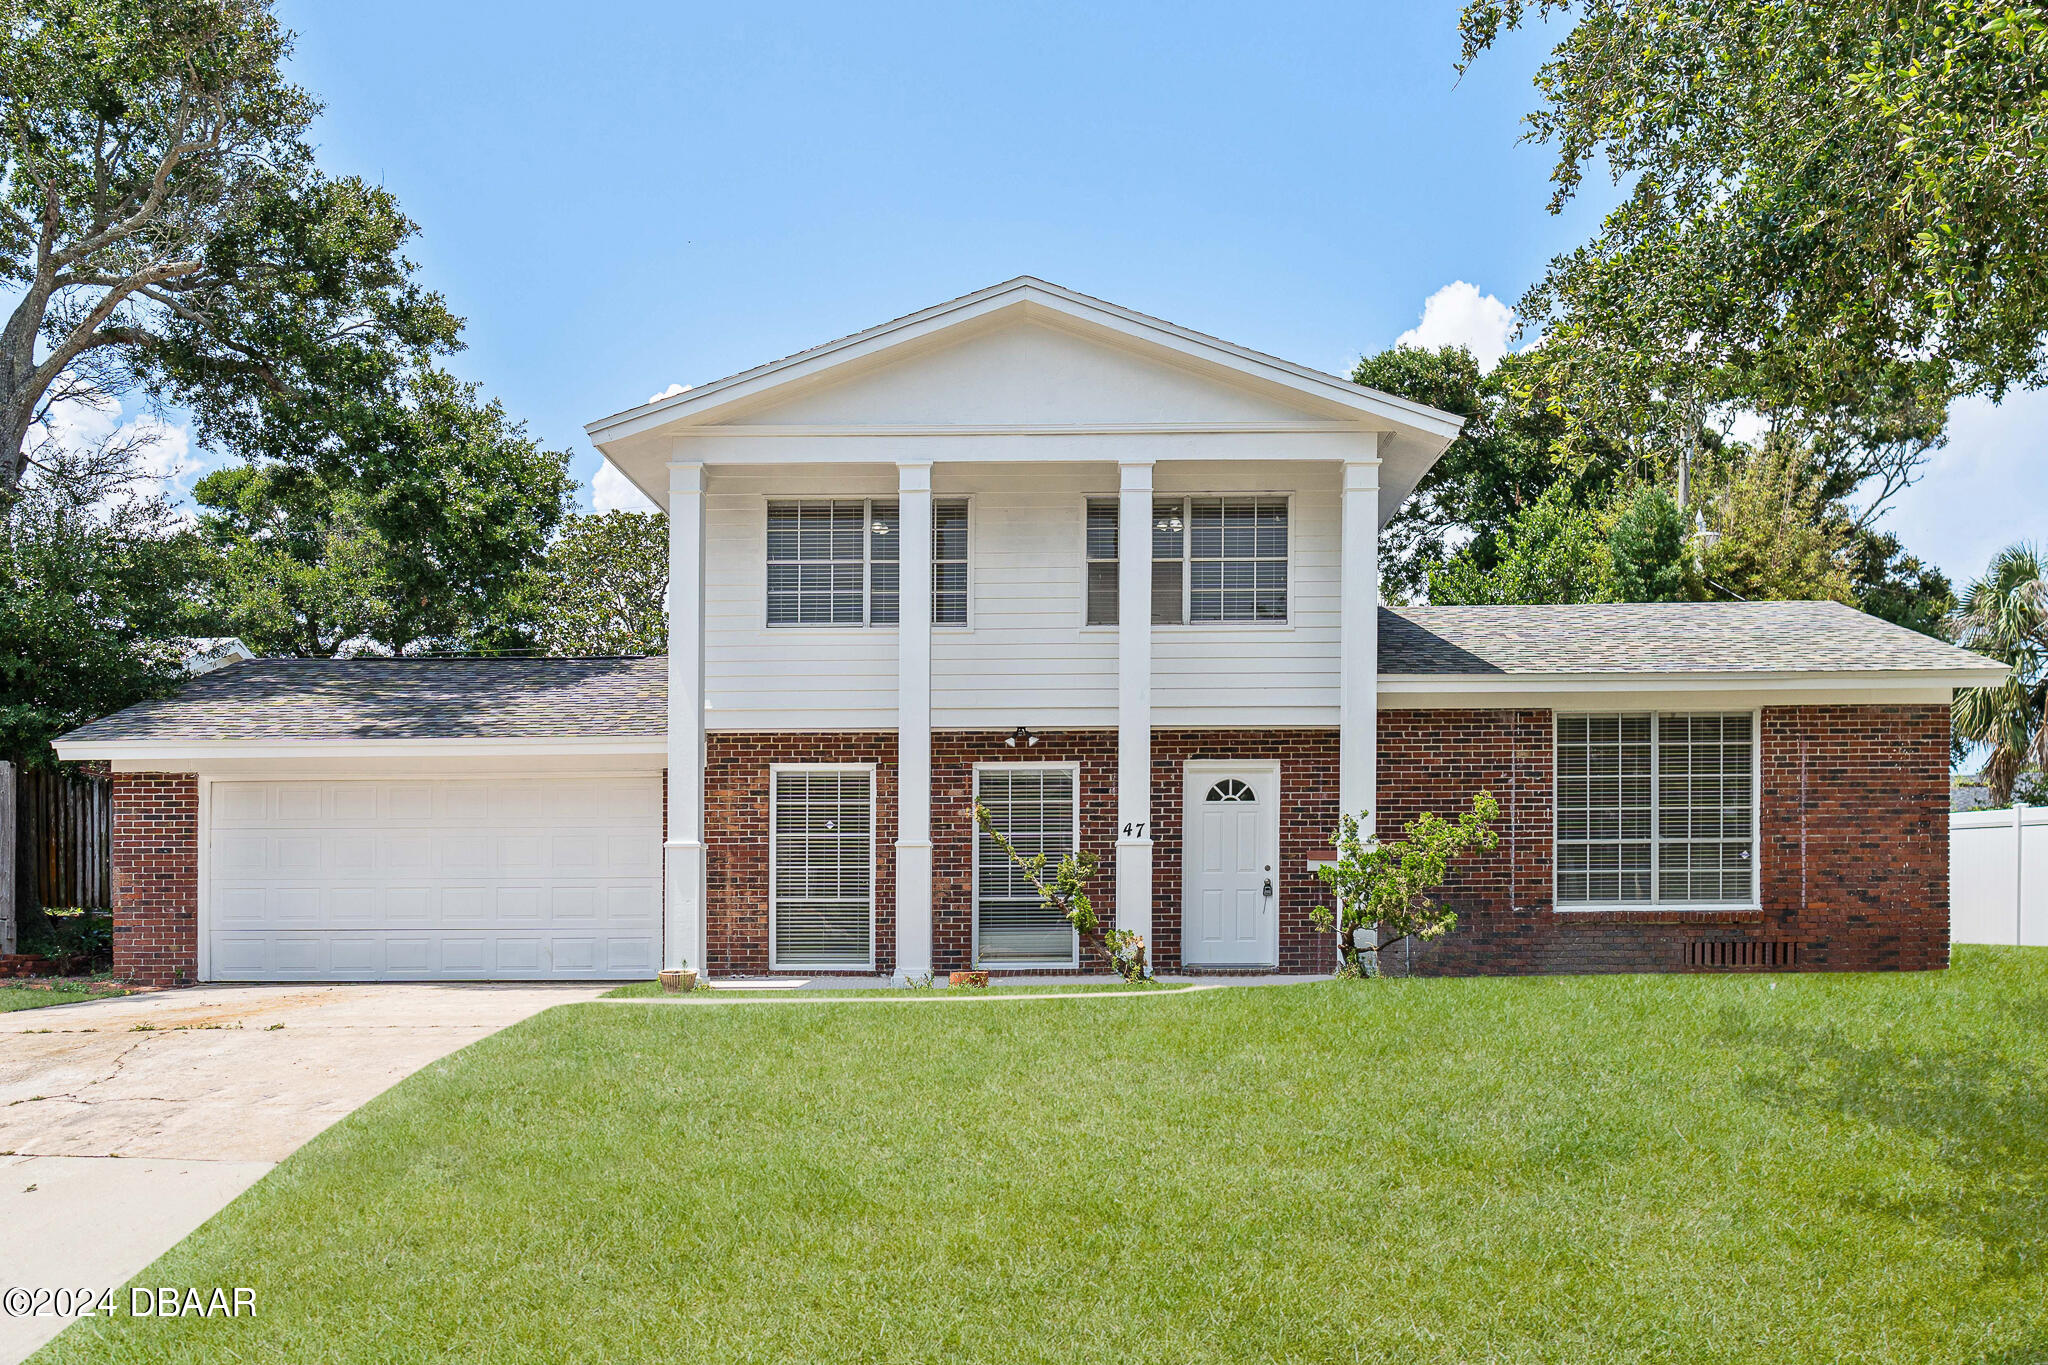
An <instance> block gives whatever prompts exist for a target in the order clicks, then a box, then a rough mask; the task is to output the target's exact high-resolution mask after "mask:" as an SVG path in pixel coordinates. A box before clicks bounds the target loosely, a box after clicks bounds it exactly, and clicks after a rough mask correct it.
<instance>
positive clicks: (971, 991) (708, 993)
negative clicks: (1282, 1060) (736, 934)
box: [604, 978, 1191, 1004]
mask: <svg viewBox="0 0 2048 1365" xmlns="http://www.w3.org/2000/svg"><path fill="white" fill-rule="evenodd" d="M1189 989H1191V987H1189V986H1187V985H1183V984H1180V983H1177V982H1166V981H1141V982H1138V983H1137V984H1135V985H1133V984H1132V983H1130V982H1127V981H1119V980H1116V979H1114V978H1111V979H1109V980H1107V981H1063V982H1057V983H1054V982H1048V983H1046V984H1044V985H1039V986H1034V985H1031V984H1030V983H1028V982H1025V983H1011V984H1005V985H1001V986H933V987H931V988H930V989H929V990H910V989H906V988H904V987H902V986H848V987H846V988H844V989H840V988H838V987H827V986H821V987H818V988H817V989H815V990H813V989H805V988H802V987H795V986H761V987H756V988H752V989H728V990H722V991H721V990H710V989H705V988H701V987H700V988H699V989H697V990H694V991H689V992H687V993H685V992H682V991H666V990H663V989H662V985H661V983H660V982H659V981H635V982H634V983H633V984H632V985H630V986H621V987H619V988H618V989H617V990H613V991H606V992H605V993H604V998H605V999H607V1000H641V999H664V1000H676V1001H683V1000H688V1001H690V1002H691V1003H693V1004H695V1003H700V1002H709V1001H718V1002H721V1003H722V1002H726V1001H732V1000H773V999H786V998H788V997H790V996H795V995H804V996H809V997H813V998H815V997H816V996H819V995H836V996H847V995H882V996H895V997H897V998H899V999H902V1000H905V1001H910V1000H934V999H952V998H957V997H960V996H970V995H1100V994H1102V993H1104V992H1109V991H1184V990H1189Z"/></svg>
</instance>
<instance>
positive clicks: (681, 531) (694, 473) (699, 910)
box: [661, 460, 708, 976]
mask: <svg viewBox="0 0 2048 1365" xmlns="http://www.w3.org/2000/svg"><path fill="white" fill-rule="evenodd" d="M663 859H664V861H663V866H664V870H665V872H666V877H667V882H668V894H667V896H666V897H665V902H666V903H665V904H664V905H663V907H662V933H661V966H662V970H664V971H676V970H678V969H680V968H683V967H694V968H696V969H697V972H698V974H699V975H700V976H703V975H708V972H707V964H706V962H705V937H704V466H703V465H701V464H697V463H692V462H687V461H680V460H678V461H671V462H670V464H669V467H668V842H667V844H666V846H665V847H664V849H663Z"/></svg>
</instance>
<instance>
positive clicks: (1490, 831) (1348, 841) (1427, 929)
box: [1309, 791, 1500, 975]
mask: <svg viewBox="0 0 2048 1365" xmlns="http://www.w3.org/2000/svg"><path fill="white" fill-rule="evenodd" d="M1498 819H1500V802H1498V801H1496V800H1494V798H1493V793H1491V792H1484V791H1482V792H1480V793H1479V794H1478V795H1476V796H1474V797H1473V798H1472V809H1471V810H1469V811H1467V812H1465V813H1464V814H1463V815H1460V816H1459V817H1458V818H1457V819H1456V820H1446V819H1444V818H1443V817H1442V816H1441V815H1438V814H1436V813H1435V812H1433V811H1425V812H1423V813H1422V814H1421V815H1418V816H1416V817H1415V818H1414V819H1413V820H1410V821H1409V822H1408V823H1407V824H1406V825H1405V826H1403V827H1402V830H1401V836H1402V837H1401V838H1399V839H1395V840H1390V841H1384V842H1383V841H1380V840H1371V841H1368V840H1366V839H1364V838H1362V837H1361V835H1360V830H1361V828H1362V827H1361V824H1360V822H1359V820H1358V818H1357V817H1355V816H1350V815H1347V816H1345V817H1344V819H1343V823H1342V824H1341V826H1340V827H1339V828H1338V830H1337V833H1336V834H1335V835H1334V836H1333V837H1332V838H1331V840H1330V842H1331V843H1332V844H1333V845H1335V846H1336V849H1337V860H1336V861H1335V862H1333V863H1325V864H1323V865H1322V866H1320V867H1318V868H1317V869H1316V876H1317V877H1318V878H1320V879H1321V881H1322V883H1323V885H1325V886H1327V887H1329V888H1330V890H1331V891H1332V892H1333V893H1335V895H1336V898H1337V909H1336V910H1335V911H1332V910H1331V909H1330V907H1328V906H1322V905H1319V906H1317V907H1316V908H1315V909H1313V910H1311V911H1310V912H1309V919H1310V922H1311V923H1313V924H1314V925H1315V926H1316V928H1317V929H1318V930H1320V931H1322V932H1324V933H1332V932H1334V933H1335V934H1336V935H1337V936H1338V940H1337V941H1338V944H1339V946H1340V949H1341V951H1342V953H1343V960H1344V968H1345V971H1346V973H1347V974H1364V975H1373V974H1374V973H1375V971H1376V967H1377V960H1378V953H1379V950H1380V949H1381V948H1387V947H1391V946H1392V945H1394V944H1396V943H1399V942H1401V941H1402V940H1403V939H1408V938H1414V939H1420V940H1422V941H1424V942H1428V941H1430V940H1431V939H1438V938H1442V937H1443V936H1444V935H1445V934H1447V933H1449V932H1450V931H1451V930H1452V928H1454V927H1455V926H1456V925H1457V923H1458V915H1457V912H1456V911H1454V910H1452V909H1451V908H1449V907H1448V906H1446V905H1444V904H1443V903H1442V902H1441V901H1439V900H1438V899H1437V898H1436V897H1435V896H1433V895H1431V894H1430V893H1431V892H1433V891H1435V890H1436V889H1437V888H1438V887H1440V886H1442V885H1443V884H1444V882H1445V880H1446V879H1448V878H1449V876H1450V873H1451V864H1452V863H1453V862H1455V861H1456V860H1457V859H1458V858H1460V857H1462V856H1463V855H1464V854H1466V853H1467V852H1469V851H1471V850H1473V849H1479V850H1481V851H1485V850H1489V849H1492V848H1494V847H1496V846H1498V845H1499V843H1500V834H1499V832H1498V831H1496V830H1495V829H1494V828H1493V823H1494V821H1496V820H1498ZM1365 928H1374V929H1375V930H1376V932H1377V933H1378V934H1386V935H1391V937H1389V938H1387V939H1386V940H1385V941H1384V942H1378V943H1377V945H1376V946H1374V947H1372V948H1371V949H1370V950H1369V951H1370V952H1371V953H1372V954H1373V956H1372V957H1371V958H1369V959H1367V960H1366V961H1364V962H1361V961H1360V959H1359V947H1358V944H1357V941H1356V940H1357V931H1358V930H1360V929H1365Z"/></svg>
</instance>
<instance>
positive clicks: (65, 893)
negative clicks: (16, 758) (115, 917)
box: [0, 765, 114, 910]
mask: <svg viewBox="0 0 2048 1365" xmlns="http://www.w3.org/2000/svg"><path fill="white" fill-rule="evenodd" d="M4 766H5V765H0V767H4ZM13 776H14V780H13V782H12V783H8V782H6V781H5V780H4V778H0V803H4V802H6V801H7V799H8V797H9V796H10V795H11V796H12V798H13V805H14V811H13V816H14V818H13V821H12V823H13V825H14V898H15V904H16V905H17V906H20V905H35V906H43V907H46V908H51V909H57V908H65V909H68V908H70V907H72V906H83V907H85V908H86V909H88V910H108V909H111V908H113V903H114V901H113V890H114V879H113V858H112V853H113V833H114V804H113V787H112V784H111V783H110V782H109V781H108V780H107V779H106V778H105V777H104V776H97V775H91V774H80V775H77V776H73V775H70V774H67V773H61V772H42V771H34V770H27V771H25V770H23V769H20V768H15V769H14V771H13ZM10 787H11V788H12V790H11V793H10V791H9V790H7V789H8V788H10ZM7 823H9V822H8V821H6V820H5V819H4V818H0V829H4V828H5V827H6V825H7Z"/></svg>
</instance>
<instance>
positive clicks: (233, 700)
mask: <svg viewBox="0 0 2048 1365" xmlns="http://www.w3.org/2000/svg"><path fill="white" fill-rule="evenodd" d="M1380 672H1381V674H1382V675H1383V676H1388V677H1403V676H1406V677H1431V678H1450V677H1482V678H1483V677H1495V678H1498V677H1503V676H1515V677H1575V676H1578V677H1583V676H1589V675H1601V674H1606V675H1625V676H1641V677H1649V678H1655V677H1657V676H1660V675H1662V676H1674V677H1676V676H1685V675H1713V676H1719V675H1729V674H1759V675H1776V674H1787V673H1799V674H1808V675H1811V674H1841V675H1850V676H1857V675H1865V676H1867V675H1870V674H1877V673H1886V674H1899V673H1922V674H1939V675H1943V676H1944V677H1953V676H1956V675H1964V676H1966V677H1967V676H1972V675H1981V676H1982V677H1983V679H1984V681H1986V682H1991V681H1995V680H1996V679H1997V678H1998V677H2000V676H2002V675H2003V673H2004V672H2005V667H2004V665H2002V664H1996V663H1993V662H1991V661H1990V660H1988V659H1984V658H1981V657H1980V656H1978V655H1975V654H1969V653H1965V652H1964V651H1962V650H1960V649H1955V648H1953V647H1951V646H1949V645H1945V644H1943V643H1941V642H1940V641H1939V640H1933V639H1929V638H1928V637H1927V636H1924V635H1919V634H1916V633H1914V632H1913V631H1910V630H1906V629H1905V628H1903V627H1901V626H1895V625H1892V624H1891V623H1889V622H1886V621H1880V620H1877V619H1876V618H1874V617H1870V616H1866V615H1864V614H1863V613H1861V612H1858V611H1855V610H1852V609H1851V608H1849V607H1845V606H1841V605H1839V604H1837V603H1833V602H1671V603H1636V604H1628V605H1607V606H1534V607H1519V606H1518V607H1401V608H1398V609H1394V608H1386V607H1382V608H1381V609H1380ZM667 724H668V661H667V660H666V659H662V658H634V659H260V660H255V661H252V662H246V663H236V664H230V665H228V666H227V667H224V668H220V669H217V670H215V671H213V672H211V673H207V674H205V675H203V676H201V677H198V678H195V679H193V680H192V681H191V682H190V683H188V684H186V686H185V687H184V688H183V689H182V690H181V691H180V692H179V693H178V694H177V695H176V696H174V697H171V698H168V699H166V700H164V701H153V702H144V703H142V704H141V705H139V706H131V707H129V708H128V709H127V710H125V711H117V712H115V713H114V714H113V715H111V716H107V717H105V718H103V719H101V720H96V721H94V722H93V723H92V724H90V725H87V726H84V727H82V728H80V729H77V730H74V731H72V732H71V733H70V734H68V735H66V736H64V739H63V741H62V742H63V743H64V744H65V745H66V746H67V747H68V746H70V745H72V744H77V743H88V744H103V743H113V744H120V743H153V742H163V741H176V742H186V743H191V742H202V743H203V742H237V741H239V742H243V743H248V742H262V741H269V740H278V741H294V740H451V739H475V740H505V741H520V740H561V739H597V740H611V739H617V740H651V741H659V740H660V739H661V738H662V737H663V736H664V734H665V733H666V729H667ZM81 756H82V755H81Z"/></svg>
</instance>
